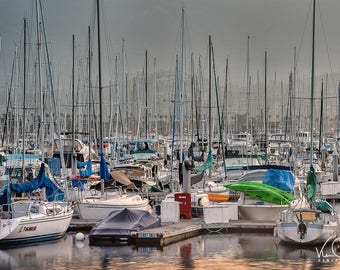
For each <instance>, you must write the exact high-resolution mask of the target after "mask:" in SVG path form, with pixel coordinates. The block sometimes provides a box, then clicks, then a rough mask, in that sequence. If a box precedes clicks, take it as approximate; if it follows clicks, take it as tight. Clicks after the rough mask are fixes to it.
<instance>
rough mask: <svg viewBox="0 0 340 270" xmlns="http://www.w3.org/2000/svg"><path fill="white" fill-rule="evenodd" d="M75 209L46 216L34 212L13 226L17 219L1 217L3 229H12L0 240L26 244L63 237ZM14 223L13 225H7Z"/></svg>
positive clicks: (3, 242) (0, 243)
mask: <svg viewBox="0 0 340 270" xmlns="http://www.w3.org/2000/svg"><path fill="white" fill-rule="evenodd" d="M72 215H73V210H71V211H69V212H67V213H60V214H58V215H51V216H46V215H43V214H37V215H34V214H32V215H31V216H25V217H21V218H17V219H20V222H19V224H17V226H13V222H15V220H16V219H12V220H11V221H9V219H1V220H0V224H1V230H6V229H7V231H10V233H8V234H7V235H6V236H4V237H3V238H2V239H1V240H0V245H4V244H6V245H8V244H17V243H19V244H26V243H30V244H31V243H37V242H42V241H51V240H56V239H59V238H62V237H63V236H64V235H65V233H66V231H67V229H68V227H69V225H70V222H71V219H72ZM8 224H12V226H11V227H7V228H6V225H8Z"/></svg>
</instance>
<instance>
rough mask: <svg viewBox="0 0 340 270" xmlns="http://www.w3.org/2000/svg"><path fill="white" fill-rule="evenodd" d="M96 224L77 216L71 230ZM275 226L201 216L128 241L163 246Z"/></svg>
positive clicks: (271, 231)
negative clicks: (207, 220) (207, 219)
mask: <svg viewBox="0 0 340 270" xmlns="http://www.w3.org/2000/svg"><path fill="white" fill-rule="evenodd" d="M95 224H96V222H95V221H93V220H83V219H77V218H75V219H72V221H71V224H70V227H69V230H73V231H74V230H81V231H84V230H91V228H92V227H93V226H94V225H95ZM274 227H275V223H274V222H273V221H252V220H229V222H228V223H212V224H207V223H205V222H204V221H203V220H202V219H201V218H193V219H180V221H179V222H176V223H171V224H168V225H164V224H163V225H162V226H161V227H157V228H151V229H146V230H141V231H138V232H133V233H132V235H131V238H130V239H128V242H129V243H134V244H135V245H136V246H149V247H163V246H167V245H169V244H172V243H175V242H179V241H182V240H186V239H189V238H191V237H194V236H197V235H201V234H206V233H222V232H223V233H233V232H250V233H251V232H254V233H257V232H262V233H263V232H267V233H273V232H274ZM109 240H110V241H108V242H110V243H114V242H115V241H116V239H115V237H114V236H112V239H111V238H110V239H109Z"/></svg>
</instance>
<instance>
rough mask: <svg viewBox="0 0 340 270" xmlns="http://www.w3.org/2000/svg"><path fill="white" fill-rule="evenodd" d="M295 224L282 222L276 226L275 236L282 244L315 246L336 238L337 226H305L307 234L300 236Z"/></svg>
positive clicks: (333, 223)
mask: <svg viewBox="0 0 340 270" xmlns="http://www.w3.org/2000/svg"><path fill="white" fill-rule="evenodd" d="M297 226H298V224H297V223H296V222H286V223H284V222H282V223H279V224H277V226H276V235H277V236H278V237H279V238H280V240H281V241H282V242H286V243H291V244H304V245H312V244H313V245H315V244H325V243H326V241H327V240H333V239H335V238H336V237H337V230H338V224H337V223H336V222H331V223H330V224H314V223H312V224H307V230H306V231H307V233H306V234H305V235H304V236H302V235H301V234H300V233H299V232H298V228H297Z"/></svg>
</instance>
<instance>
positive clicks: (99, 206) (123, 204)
mask: <svg viewBox="0 0 340 270" xmlns="http://www.w3.org/2000/svg"><path fill="white" fill-rule="evenodd" d="M125 208H127V209H130V210H146V211H149V212H151V211H152V208H151V206H150V205H149V201H148V200H147V199H142V198H141V197H140V196H139V195H133V196H128V195H127V196H124V195H123V196H117V197H114V198H109V199H105V200H103V199H85V200H83V201H81V202H79V203H78V211H79V217H80V218H81V219H88V220H100V219H104V218H106V217H107V216H108V215H109V214H110V213H111V212H112V211H113V210H123V209H125Z"/></svg>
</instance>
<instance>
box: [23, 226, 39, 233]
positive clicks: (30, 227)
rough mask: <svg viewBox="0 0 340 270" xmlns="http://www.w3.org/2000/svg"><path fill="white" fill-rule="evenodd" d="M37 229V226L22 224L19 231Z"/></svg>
mask: <svg viewBox="0 0 340 270" xmlns="http://www.w3.org/2000/svg"><path fill="white" fill-rule="evenodd" d="M36 229H37V226H29V227H26V226H22V227H21V229H20V231H19V232H32V231H35V230H36Z"/></svg>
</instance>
